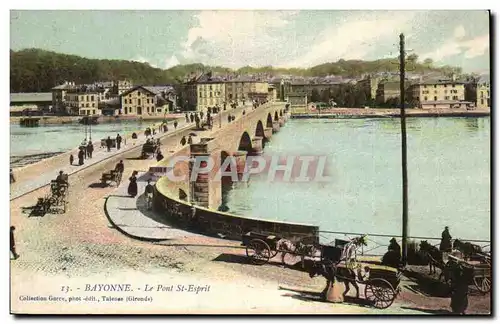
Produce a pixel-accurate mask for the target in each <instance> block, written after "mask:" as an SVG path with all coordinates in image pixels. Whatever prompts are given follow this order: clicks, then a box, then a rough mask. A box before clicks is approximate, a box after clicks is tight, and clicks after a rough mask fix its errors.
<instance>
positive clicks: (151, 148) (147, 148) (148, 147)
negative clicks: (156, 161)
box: [141, 140, 160, 159]
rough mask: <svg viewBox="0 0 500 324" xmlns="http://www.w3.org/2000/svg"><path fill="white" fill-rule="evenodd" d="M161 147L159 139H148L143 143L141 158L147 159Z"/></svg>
mask: <svg viewBox="0 0 500 324" xmlns="http://www.w3.org/2000/svg"><path fill="white" fill-rule="evenodd" d="M159 148H160V142H159V140H157V141H153V140H148V141H146V143H144V145H142V151H141V158H143V159H146V158H148V157H149V156H151V155H154V154H155V153H156V152H157V151H158V149H159Z"/></svg>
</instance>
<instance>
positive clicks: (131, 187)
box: [127, 171, 138, 198]
mask: <svg viewBox="0 0 500 324" xmlns="http://www.w3.org/2000/svg"><path fill="white" fill-rule="evenodd" d="M137 174H138V172H137V171H134V172H132V176H131V177H130V178H129V181H130V183H129V184H128V190H127V191H128V194H129V195H130V196H131V197H132V198H135V196H137Z"/></svg>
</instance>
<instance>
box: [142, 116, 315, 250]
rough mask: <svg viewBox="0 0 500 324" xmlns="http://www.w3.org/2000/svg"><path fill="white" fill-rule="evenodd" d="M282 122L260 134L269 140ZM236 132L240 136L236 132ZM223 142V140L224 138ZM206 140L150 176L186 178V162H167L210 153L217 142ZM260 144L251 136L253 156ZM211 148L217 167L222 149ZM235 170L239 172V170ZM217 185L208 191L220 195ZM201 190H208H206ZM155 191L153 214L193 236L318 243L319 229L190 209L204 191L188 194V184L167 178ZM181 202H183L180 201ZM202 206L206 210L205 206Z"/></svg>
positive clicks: (162, 162)
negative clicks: (247, 235)
mask: <svg viewBox="0 0 500 324" xmlns="http://www.w3.org/2000/svg"><path fill="white" fill-rule="evenodd" d="M280 113H281V111H280ZM272 115H274V116H276V117H277V116H278V111H276V110H275V111H274V112H273V113H272ZM285 118H286V114H285V116H282V117H281V118H279V120H277V121H275V122H274V123H273V129H271V128H266V129H265V130H264V131H267V132H266V134H267V136H269V137H270V136H271V133H272V130H275V131H278V130H279V127H280V123H281V125H283V123H284V121H285ZM238 122H241V121H238ZM274 126H277V129H275V127H274ZM229 129H230V128H229ZM238 130H239V131H240V132H241V130H240V129H239V128H238ZM266 134H263V135H266ZM239 137H240V133H239V132H238V133H237V136H235V138H238V139H239ZM225 138H226V139H227V136H226V137H225ZM206 140H208V142H207V143H204V142H203V143H202V142H200V143H199V144H192V145H191V146H186V147H184V148H183V149H182V150H180V151H178V152H176V153H175V154H173V155H172V156H170V157H169V158H167V159H163V160H162V161H160V162H159V163H157V164H156V166H155V167H152V168H150V172H157V173H159V174H162V173H163V174H164V173H165V172H166V171H167V170H169V171H173V174H174V175H175V176H183V175H189V174H190V171H189V170H190V165H189V163H188V162H187V161H185V160H184V161H178V162H177V163H175V165H173V166H172V167H170V166H171V163H170V161H172V159H174V158H175V157H181V156H191V155H192V154H194V153H193V149H194V151H196V152H197V151H200V152H201V151H207V152H210V151H212V149H211V148H209V146H211V145H213V144H214V142H215V143H217V140H215V141H213V138H210V139H206ZM262 140H263V137H258V136H254V138H253V139H252V140H251V141H252V143H251V144H252V148H255V150H256V151H258V152H257V153H260V151H262ZM248 144H250V143H248ZM198 146H199V147H198ZM215 146H216V147H217V149H216V150H215V151H214V152H215V153H214V154H212V155H213V157H215V158H216V159H218V163H220V159H219V158H220V156H221V151H222V150H223V148H222V147H220V145H215ZM238 153H245V154H246V153H247V152H239V151H234V152H232V151H231V155H236V156H239V155H238ZM205 154H207V153H205ZM208 154H210V153H208ZM244 161H245V158H243V163H244ZM239 167H240V168H241V166H239ZM196 185H197V186H201V185H202V184H200V183H198V181H197V183H196ZM220 185H221V184H220V183H218V184H216V185H214V186H213V187H214V188H212V189H214V190H215V189H217V190H218V194H219V195H220V191H221V188H220ZM205 187H207V188H208V189H210V186H205ZM155 188H156V190H155V195H154V199H153V207H154V209H155V211H156V212H157V213H158V214H159V215H161V216H162V217H163V219H164V220H165V221H167V222H169V223H172V224H173V225H175V226H177V227H179V228H190V229H192V230H195V231H197V232H201V233H205V234H208V235H223V236H224V237H226V238H230V239H235V240H240V239H241V236H242V235H243V234H245V233H247V232H250V231H255V232H259V233H263V234H274V235H277V236H282V237H286V238H289V239H300V238H305V237H307V238H310V239H312V240H311V241H315V242H319V238H318V231H319V228H318V227H317V226H313V225H307V224H296V223H286V222H278V221H269V220H263V219H257V218H250V217H244V216H239V215H234V214H231V213H225V212H221V211H216V210H214V209H209V208H205V207H202V206H199V205H203V204H202V203H200V204H198V205H196V206H194V205H191V203H189V202H188V201H187V200H188V199H190V197H191V196H192V195H194V196H196V194H198V196H199V195H200V194H202V193H205V192H206V191H207V190H194V189H196V188H195V187H192V188H191V189H192V190H190V186H189V182H188V181H171V180H170V179H169V178H168V177H161V178H159V179H158V180H157V182H156V185H155ZM193 188H194V189H193ZM207 188H205V189H207ZM195 191H196V192H195ZM206 194H207V195H208V194H210V195H217V193H216V192H215V191H214V192H212V191H210V190H208V192H206ZM181 198H183V199H186V200H182V199H181ZM196 198H197V199H196ZM199 198H200V197H195V200H196V201H199V200H200V199H199ZM204 205H205V206H209V204H208V203H207V202H206V203H205V204H204ZM217 206H218V205H217Z"/></svg>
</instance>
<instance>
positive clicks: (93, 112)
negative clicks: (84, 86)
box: [92, 104, 95, 115]
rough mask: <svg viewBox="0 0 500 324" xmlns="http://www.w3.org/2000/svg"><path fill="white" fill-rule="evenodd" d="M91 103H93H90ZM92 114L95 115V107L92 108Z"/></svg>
mask: <svg viewBox="0 0 500 324" xmlns="http://www.w3.org/2000/svg"><path fill="white" fill-rule="evenodd" d="M92 105H93V104H92ZM92 115H95V109H93V110H92Z"/></svg>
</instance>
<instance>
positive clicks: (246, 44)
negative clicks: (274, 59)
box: [179, 11, 298, 67]
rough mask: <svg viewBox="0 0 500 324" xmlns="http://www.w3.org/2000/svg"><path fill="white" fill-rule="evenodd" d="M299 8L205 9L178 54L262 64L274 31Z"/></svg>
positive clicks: (212, 61) (236, 63) (195, 58)
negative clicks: (290, 9)
mask: <svg viewBox="0 0 500 324" xmlns="http://www.w3.org/2000/svg"><path fill="white" fill-rule="evenodd" d="M297 13H298V12H297V11H202V12H200V13H199V14H198V15H196V16H195V17H196V19H197V25H196V26H195V27H193V28H191V29H190V30H189V31H188V35H187V39H186V41H185V42H184V43H183V44H182V52H181V53H180V54H179V57H181V58H184V59H186V60H191V61H202V62H204V63H208V64H220V63H221V62H227V65H229V66H233V67H236V66H243V65H247V64H257V65H263V64H265V62H266V61H267V59H268V58H269V57H268V55H267V54H268V53H269V47H270V46H272V45H273V44H275V43H277V41H278V36H275V35H274V33H275V32H276V31H277V30H279V29H281V28H283V27H285V26H287V25H288V24H289V22H290V19H291V18H292V17H293V16H295V15H296V14H297Z"/></svg>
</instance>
